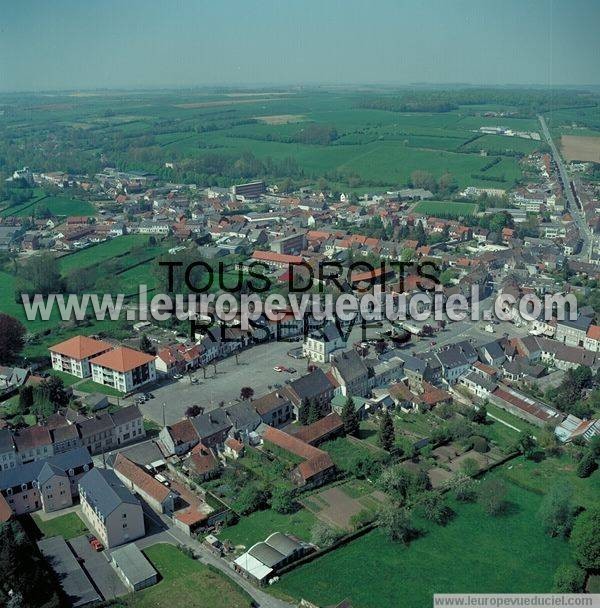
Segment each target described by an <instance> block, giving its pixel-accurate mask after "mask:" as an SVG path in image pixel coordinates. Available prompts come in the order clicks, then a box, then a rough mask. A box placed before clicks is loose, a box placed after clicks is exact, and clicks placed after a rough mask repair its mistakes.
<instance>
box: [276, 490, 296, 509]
mask: <svg viewBox="0 0 600 608" xmlns="http://www.w3.org/2000/svg"><path fill="white" fill-rule="evenodd" d="M295 496H296V492H295V490H294V488H292V487H289V486H287V485H283V484H280V485H278V486H275V488H274V489H273V492H272V494H271V508H272V509H273V510H275V511H277V513H292V512H293V511H294V509H295V506H296V502H295V500H294V499H295Z"/></svg>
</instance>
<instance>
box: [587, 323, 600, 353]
mask: <svg viewBox="0 0 600 608" xmlns="http://www.w3.org/2000/svg"><path fill="white" fill-rule="evenodd" d="M583 348H585V349H586V350H591V351H592V352H594V353H597V352H600V325H590V326H589V327H588V330H587V334H586V336H585V340H584V341H583Z"/></svg>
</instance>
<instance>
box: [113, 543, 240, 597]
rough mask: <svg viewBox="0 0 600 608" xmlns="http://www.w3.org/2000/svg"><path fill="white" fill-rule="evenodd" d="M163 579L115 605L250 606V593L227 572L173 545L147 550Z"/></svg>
mask: <svg viewBox="0 0 600 608" xmlns="http://www.w3.org/2000/svg"><path fill="white" fill-rule="evenodd" d="M144 553H145V555H146V557H147V558H148V560H149V561H150V562H151V563H152V565H153V566H154V569H155V570H156V571H157V572H158V573H159V575H160V577H161V578H160V581H159V582H158V584H157V585H154V586H153V587H148V588H147V589H143V590H142V591H138V592H137V593H135V594H132V595H130V596H128V597H127V598H126V599H120V600H117V601H116V602H114V603H112V604H111V606H114V607H115V608H125V607H128V608H168V607H170V606H173V607H175V606H186V608H250V606H251V602H252V600H251V598H250V596H249V595H248V594H247V593H246V592H245V591H243V590H242V589H241V588H240V587H238V586H237V585H236V584H235V583H233V582H231V581H230V580H229V579H228V578H226V577H225V575H223V574H221V573H220V572H217V571H216V570H214V569H212V568H210V567H209V566H205V565H203V564H201V563H199V562H197V561H194V560H193V559H191V558H189V557H187V556H186V555H184V554H183V553H182V552H181V551H179V550H178V549H177V548H175V547H173V546H172V545H166V544H158V545H153V546H152V547H149V548H148V549H146V550H145V551H144Z"/></svg>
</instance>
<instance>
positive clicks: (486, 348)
mask: <svg viewBox="0 0 600 608" xmlns="http://www.w3.org/2000/svg"><path fill="white" fill-rule="evenodd" d="M479 357H480V359H481V361H482V362H483V363H487V364H488V365H491V366H492V367H498V366H499V365H500V364H501V363H502V362H503V361H504V360H505V359H506V354H505V353H504V349H503V348H502V345H501V343H500V341H499V340H495V341H493V342H488V343H487V344H484V345H483V346H480V347H479Z"/></svg>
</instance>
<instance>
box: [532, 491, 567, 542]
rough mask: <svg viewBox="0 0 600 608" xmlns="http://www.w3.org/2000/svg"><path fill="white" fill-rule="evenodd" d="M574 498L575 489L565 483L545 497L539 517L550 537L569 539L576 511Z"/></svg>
mask: <svg viewBox="0 0 600 608" xmlns="http://www.w3.org/2000/svg"><path fill="white" fill-rule="evenodd" d="M572 497H573V489H572V488H571V486H570V485H569V484H567V483H564V482H561V483H557V484H555V485H554V486H552V487H551V488H550V490H549V491H548V492H547V493H546V494H545V495H544V498H543V499H542V502H541V504H540V508H539V511H538V517H539V518H540V520H541V522H542V526H543V528H544V531H545V532H546V533H547V534H549V535H550V536H559V537H562V538H567V537H568V536H569V534H570V533H571V528H572V527H573V521H574V519H575V511H576V509H575V505H573V502H572V500H571V499H572Z"/></svg>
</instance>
